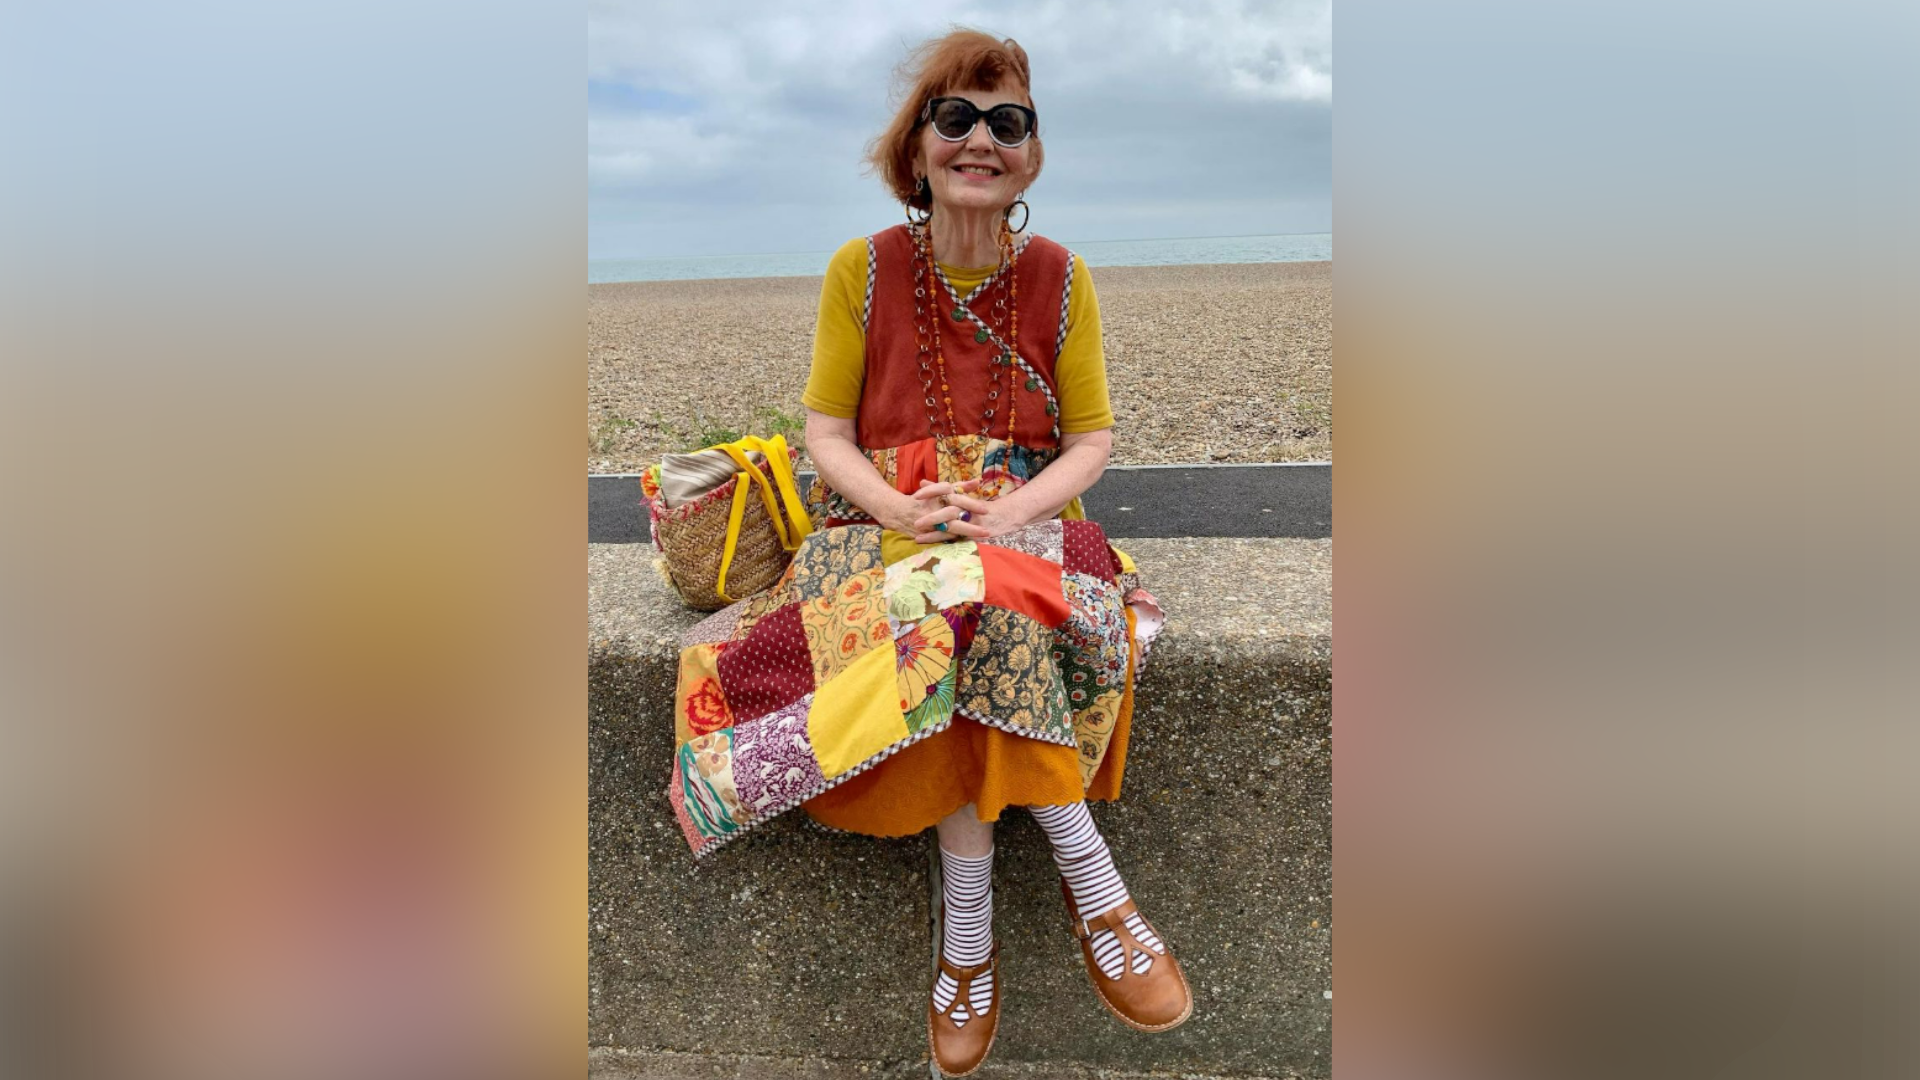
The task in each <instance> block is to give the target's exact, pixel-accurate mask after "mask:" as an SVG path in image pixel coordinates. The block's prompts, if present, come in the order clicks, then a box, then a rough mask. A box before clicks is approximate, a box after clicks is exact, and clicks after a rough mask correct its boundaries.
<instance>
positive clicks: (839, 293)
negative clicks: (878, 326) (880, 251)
mask: <svg viewBox="0 0 1920 1080" xmlns="http://www.w3.org/2000/svg"><path fill="white" fill-rule="evenodd" d="M866 280H867V240H866V237H864V236H863V237H857V238H855V239H853V240H849V241H847V242H846V243H844V244H842V245H840V250H838V251H836V252H834V253H833V258H832V259H830V260H828V262H827V276H826V280H825V281H824V282H822V283H821V286H820V312H819V317H818V318H817V319H816V320H815V322H814V326H813V369H812V370H811V371H810V372H809V373H808V375H807V388H806V390H805V391H804V392H802V393H801V395H800V402H801V404H803V405H805V406H806V407H807V408H809V409H812V410H814V411H815V412H823V413H826V414H827V415H828V416H838V417H840V418H841V419H844V420H851V419H853V418H854V417H855V416H856V415H857V414H858V413H859V411H860V389H861V386H862V385H863V384H864V383H865V381H866V376H867V327H866V319H867V293H866Z"/></svg>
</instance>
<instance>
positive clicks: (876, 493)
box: [807, 409, 920, 533]
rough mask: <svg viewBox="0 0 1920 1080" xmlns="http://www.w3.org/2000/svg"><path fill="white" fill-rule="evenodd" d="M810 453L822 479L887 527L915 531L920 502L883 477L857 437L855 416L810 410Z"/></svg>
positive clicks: (808, 423) (808, 425)
mask: <svg viewBox="0 0 1920 1080" xmlns="http://www.w3.org/2000/svg"><path fill="white" fill-rule="evenodd" d="M807 454H808V455H809V456H810V457H812V458H813V467H814V468H815V469H816V470H818V471H819V473H820V479H822V480H824V481H826V483H827V486H828V487H830V488H832V489H833V490H834V491H837V492H839V493H840V494H841V495H843V496H845V497H846V498H847V499H848V500H850V501H851V502H852V503H853V504H854V505H855V506H858V507H859V508H860V509H862V510H865V511H866V512H867V514H868V516H870V517H872V518H873V520H875V521H877V522H879V523H880V524H881V525H883V526H885V527H886V528H889V529H893V530H895V531H898V532H904V533H912V532H915V531H916V530H915V529H914V528H913V520H914V518H916V517H918V516H919V515H920V509H919V508H920V503H919V501H918V500H916V499H914V497H913V496H911V495H903V494H901V493H900V492H898V491H895V490H894V489H893V485H891V484H889V483H887V481H886V480H885V479H884V478H883V477H881V475H880V470H878V469H876V468H874V467H873V460H872V459H871V458H869V457H867V455H866V453H865V452H864V451H862V450H861V449H860V444H859V443H858V442H856V441H855V432H854V423H853V421H852V420H848V419H842V418H841V417H838V416H829V415H827V414H826V413H823V412H819V411H818V410H815V409H808V410H807Z"/></svg>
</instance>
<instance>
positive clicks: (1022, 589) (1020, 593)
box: [980, 544, 1071, 629]
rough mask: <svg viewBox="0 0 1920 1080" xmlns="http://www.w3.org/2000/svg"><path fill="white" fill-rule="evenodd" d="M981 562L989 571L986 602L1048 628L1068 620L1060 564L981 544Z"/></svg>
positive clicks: (1020, 552) (1035, 556) (987, 571)
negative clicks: (1015, 612)
mask: <svg viewBox="0 0 1920 1080" xmlns="http://www.w3.org/2000/svg"><path fill="white" fill-rule="evenodd" d="M980 565H981V566H982V567H984V568H985V569H986V573H987V597H986V602H987V603H989V604H992V605H993V606H994V607H1002V608H1006V609H1008V610H1009V611H1017V612H1019V613H1020V614H1022V615H1026V616H1028V617H1030V618H1033V619H1035V620H1037V621H1038V622H1039V623H1040V625H1042V626H1045V627H1047V628H1049V629H1051V628H1053V627H1056V626H1059V625H1060V624H1061V623H1063V622H1066V621H1067V614H1068V612H1069V611H1070V610H1071V609H1070V608H1069V607H1068V606H1067V595H1066V593H1065V591H1063V590H1062V589H1061V587H1060V567H1059V566H1058V565H1057V564H1055V563H1052V562H1048V561H1047V560H1046V559H1042V558H1040V557H1039V556H1037V555H1029V554H1027V553H1026V552H1024V551H1014V550H1012V549H1011V548H1003V547H997V546H995V545H993V544H981V545H980Z"/></svg>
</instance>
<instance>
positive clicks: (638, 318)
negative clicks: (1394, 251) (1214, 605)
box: [587, 262, 1333, 473]
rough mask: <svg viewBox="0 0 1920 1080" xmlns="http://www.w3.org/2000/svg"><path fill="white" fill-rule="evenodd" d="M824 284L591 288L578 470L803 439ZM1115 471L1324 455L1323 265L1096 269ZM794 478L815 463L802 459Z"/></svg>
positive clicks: (1327, 326) (792, 280)
mask: <svg viewBox="0 0 1920 1080" xmlns="http://www.w3.org/2000/svg"><path fill="white" fill-rule="evenodd" d="M820 281H821V279H820V278H818V277H784V278H734V279H721V280H705V281H646V282H617V283H610V284H600V285H588V286H587V469H588V471H589V472H591V473H621V472H636V471H638V470H640V469H641V468H644V467H645V466H647V465H649V464H652V463H654V462H656V461H658V460H659V459H660V455H661V454H663V453H667V452H670V451H676V450H688V449H697V448H699V447H700V446H703V445H706V444H707V443H709V442H712V441H717V439H716V438H715V437H716V436H718V437H731V436H733V435H735V434H755V435H768V434H773V433H775V432H783V433H785V434H786V435H787V440H788V442H790V443H796V444H799V443H802V439H801V436H800V424H801V423H802V418H803V417H804V416H805V411H804V409H803V408H802V406H801V405H800V391H801V389H802V388H803V387H804V386H805V385H806V381H807V368H808V362H809V358H810V356H811V353H812V343H813V323H814V310H815V306H816V304H817V303H818V301H819V296H820ZM1093 281H1094V288H1095V290H1096V291H1097V293H1098V294H1099V297H1100V312H1101V320H1102V324H1103V327H1104V332H1105V343H1106V354H1107V380H1108V388H1109V392H1110V394H1111V397H1112V402H1113V412H1114V421H1115V422H1114V439H1113V458H1112V461H1113V463H1114V464H1117V465H1152V464H1190V463H1203V462H1214V463H1219V462H1266V461H1330V460H1332V457H1333V263H1331V262H1284V263H1230V264H1212V265H1189V266H1105V267H1094V268H1093ZM802 467H803V468H808V467H811V466H810V464H809V463H808V462H806V461H805V460H804V454H803V460H802Z"/></svg>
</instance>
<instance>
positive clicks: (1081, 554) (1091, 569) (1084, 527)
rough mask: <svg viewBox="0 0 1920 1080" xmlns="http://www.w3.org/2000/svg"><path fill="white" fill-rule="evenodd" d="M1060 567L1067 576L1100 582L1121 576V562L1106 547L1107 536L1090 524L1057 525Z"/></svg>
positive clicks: (1075, 522)
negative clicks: (1091, 578) (1094, 578)
mask: <svg viewBox="0 0 1920 1080" xmlns="http://www.w3.org/2000/svg"><path fill="white" fill-rule="evenodd" d="M1060 534H1061V535H1060V540H1061V544H1060V553H1061V559H1060V567H1061V569H1063V570H1065V571H1066V572H1067V573H1069V574H1087V575H1089V576H1091V577H1097V578H1099V579H1100V580H1101V581H1112V580H1113V579H1114V576H1115V575H1116V574H1118V573H1120V560H1119V559H1116V558H1114V557H1113V549H1112V548H1110V547H1108V546H1107V532H1106V530H1105V529H1102V528H1101V527H1100V526H1098V525H1096V524H1094V523H1093V522H1091V521H1062V522H1061V523H1060Z"/></svg>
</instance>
